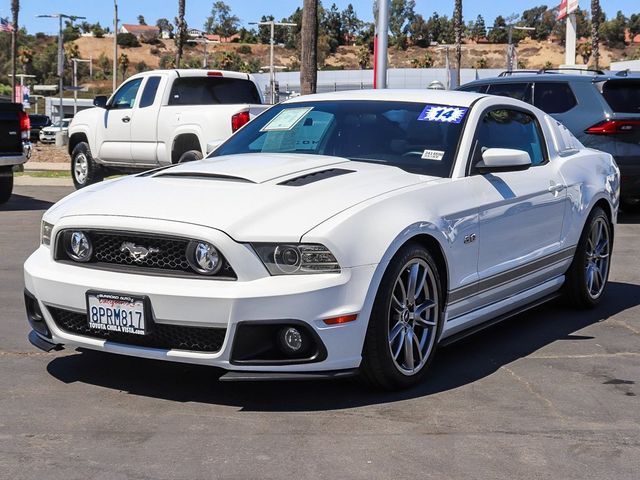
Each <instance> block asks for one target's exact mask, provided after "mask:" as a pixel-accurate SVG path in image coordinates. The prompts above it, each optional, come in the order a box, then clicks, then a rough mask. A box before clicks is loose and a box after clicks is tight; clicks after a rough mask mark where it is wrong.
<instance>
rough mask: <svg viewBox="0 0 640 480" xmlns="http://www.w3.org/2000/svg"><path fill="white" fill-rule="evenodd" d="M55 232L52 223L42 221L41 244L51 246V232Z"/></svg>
mask: <svg viewBox="0 0 640 480" xmlns="http://www.w3.org/2000/svg"><path fill="white" fill-rule="evenodd" d="M52 231H53V225H52V224H50V223H47V222H45V221H44V220H43V221H42V225H41V227H40V243H41V244H42V245H47V246H49V245H51V232H52Z"/></svg>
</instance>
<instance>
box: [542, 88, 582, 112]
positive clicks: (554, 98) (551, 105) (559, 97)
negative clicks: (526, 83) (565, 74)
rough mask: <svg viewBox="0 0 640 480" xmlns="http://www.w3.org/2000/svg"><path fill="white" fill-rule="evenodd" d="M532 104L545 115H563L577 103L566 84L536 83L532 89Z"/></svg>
mask: <svg viewBox="0 0 640 480" xmlns="http://www.w3.org/2000/svg"><path fill="white" fill-rule="evenodd" d="M533 104H534V105H535V106H536V107H538V108H539V109H540V110H542V111H543V112H546V113H564V112H568V111H569V110H571V109H572V108H573V107H575V106H576V105H577V104H578V102H577V100H576V97H575V96H574V95H573V91H572V90H571V87H569V85H568V84H567V83H564V82H536V83H535V86H534V87H533Z"/></svg>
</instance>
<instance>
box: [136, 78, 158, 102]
mask: <svg viewBox="0 0 640 480" xmlns="http://www.w3.org/2000/svg"><path fill="white" fill-rule="evenodd" d="M158 85H160V77H148V78H147V83H146V84H145V86H144V90H143V91H142V97H141V98H140V108H144V107H149V106H151V105H153V102H154V101H155V99H156V93H157V92H158Z"/></svg>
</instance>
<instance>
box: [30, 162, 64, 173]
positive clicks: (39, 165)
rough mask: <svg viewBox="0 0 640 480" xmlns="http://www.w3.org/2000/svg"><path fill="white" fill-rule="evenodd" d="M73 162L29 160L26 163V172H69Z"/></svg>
mask: <svg viewBox="0 0 640 480" xmlns="http://www.w3.org/2000/svg"><path fill="white" fill-rule="evenodd" d="M70 169H71V164H70V163H67V162H61V163H55V162H27V163H25V164H24V171H25V172H35V171H47V172H52V171H56V172H68V171H69V170H70Z"/></svg>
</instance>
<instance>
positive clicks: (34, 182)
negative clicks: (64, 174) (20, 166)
mask: <svg viewBox="0 0 640 480" xmlns="http://www.w3.org/2000/svg"><path fill="white" fill-rule="evenodd" d="M13 184H14V185H19V186H29V187H33V186H43V187H73V180H71V177H69V178H47V177H30V176H28V175H20V176H17V177H14V178H13Z"/></svg>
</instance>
